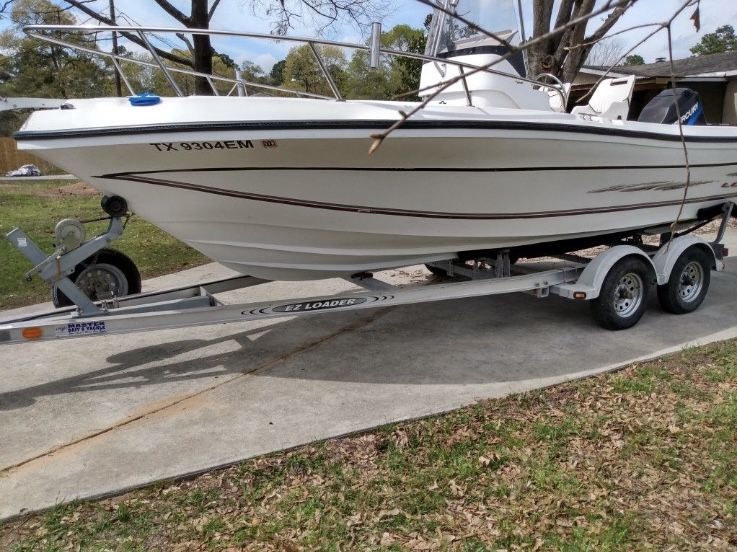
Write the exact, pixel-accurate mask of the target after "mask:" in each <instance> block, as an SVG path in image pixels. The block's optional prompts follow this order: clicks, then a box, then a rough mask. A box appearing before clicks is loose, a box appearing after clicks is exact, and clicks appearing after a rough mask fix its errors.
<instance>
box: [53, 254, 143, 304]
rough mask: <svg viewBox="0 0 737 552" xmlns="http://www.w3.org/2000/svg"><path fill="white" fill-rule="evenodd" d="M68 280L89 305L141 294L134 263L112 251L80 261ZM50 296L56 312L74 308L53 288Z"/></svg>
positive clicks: (139, 279) (66, 298) (60, 292)
mask: <svg viewBox="0 0 737 552" xmlns="http://www.w3.org/2000/svg"><path fill="white" fill-rule="evenodd" d="M69 279H70V280H71V281H72V282H74V283H75V284H76V285H77V287H78V288H79V289H80V290H82V293H84V294H85V295H86V296H87V297H89V298H90V299H91V300H92V301H101V300H106V299H112V298H113V297H124V296H126V295H134V294H136V293H141V274H140V273H139V272H138V268H137V267H136V265H135V263H134V262H133V261H132V260H131V259H130V258H129V257H128V256H127V255H124V254H123V253H121V252H120V251H115V250H114V249H101V250H100V251H98V252H97V253H95V254H94V255H92V256H91V257H90V258H88V259H86V260H84V261H82V262H81V263H79V264H78V265H77V266H76V267H75V269H74V272H73V273H72V274H70V275H69ZM51 294H52V300H53V301H54V306H55V307H57V308H59V307H68V306H70V305H73V304H74V303H73V302H72V301H71V300H70V299H69V298H68V297H67V296H66V295H64V293H63V292H62V291H61V290H59V289H58V288H57V287H56V286H54V287H53V289H52V292H51Z"/></svg>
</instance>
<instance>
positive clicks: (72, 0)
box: [64, 0, 193, 67]
mask: <svg viewBox="0 0 737 552" xmlns="http://www.w3.org/2000/svg"><path fill="white" fill-rule="evenodd" d="M64 2H66V3H67V4H69V5H70V6H72V7H74V8H77V9H78V10H79V11H81V12H83V13H85V14H87V15H89V16H90V17H92V18H93V19H96V20H97V21H99V22H100V23H104V24H105V25H111V26H113V25H115V24H114V23H113V21H112V20H111V19H110V18H109V17H106V16H104V15H103V14H101V13H98V12H96V11H95V10H93V9H91V8H89V7H88V6H86V5H85V4H86V3H87V2H84V1H80V0H64ZM120 34H121V36H124V37H125V38H127V39H128V40H130V41H131V42H133V43H134V44H138V45H139V46H141V47H142V48H146V49H148V46H147V45H146V43H145V42H144V41H143V40H141V38H140V37H138V36H136V35H135V34H132V33H127V32H121V33H120ZM154 50H155V51H156V53H157V54H158V55H159V56H160V57H162V58H164V59H166V60H168V61H172V62H174V63H179V64H181V65H186V66H188V67H193V64H192V60H191V59H187V58H183V57H181V56H177V55H176V54H172V53H170V52H167V51H166V50H161V49H160V48H156V47H154Z"/></svg>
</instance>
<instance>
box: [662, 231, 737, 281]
mask: <svg viewBox="0 0 737 552" xmlns="http://www.w3.org/2000/svg"><path fill="white" fill-rule="evenodd" d="M694 246H695V247H699V248H700V249H703V250H704V251H705V252H706V254H707V255H709V258H710V259H711V268H712V269H714V270H717V271H720V270H723V269H724V262H723V261H720V260H719V259H717V256H716V254H715V253H714V249H712V247H711V245H709V242H707V241H706V240H704V239H703V238H700V237H699V236H694V235H693V234H686V235H685V236H679V237H677V238H674V239H672V240H671V241H669V242H668V243H666V244H665V245H664V246H663V247H661V248H660V249H658V252H657V253H656V254H655V255H654V256H653V265H654V266H655V274H656V275H657V278H658V285H659V286H662V285H664V284H667V283H668V280H669V279H670V273H671V271H672V270H673V266H674V265H675V264H676V261H677V260H678V258H679V257H680V256H681V255H682V254H683V252H684V251H686V249H688V248H690V247H694Z"/></svg>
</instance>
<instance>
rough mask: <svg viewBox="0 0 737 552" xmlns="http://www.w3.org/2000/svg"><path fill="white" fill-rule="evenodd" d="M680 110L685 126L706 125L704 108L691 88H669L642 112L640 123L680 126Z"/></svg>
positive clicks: (639, 118)
mask: <svg viewBox="0 0 737 552" xmlns="http://www.w3.org/2000/svg"><path fill="white" fill-rule="evenodd" d="M674 96H675V101H676V102H678V110H679V111H680V113H681V123H682V124H684V125H689V126H690V125H705V124H706V120H705V119H704V107H703V106H702V105H701V101H700V100H699V95H698V93H696V92H694V91H693V90H691V89H690V88H675V89H673V88H669V89H667V90H663V91H662V92H661V93H660V94H658V95H657V96H655V97H654V98H653V99H652V100H650V102H648V104H647V105H646V106H645V109H643V110H642V113H640V116H639V117H638V119H637V120H638V121H639V122H641V123H660V124H664V125H675V124H678V111H677V110H676V106H675V102H674V101H673V97H674Z"/></svg>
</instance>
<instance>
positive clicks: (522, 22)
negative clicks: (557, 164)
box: [111, 0, 530, 76]
mask: <svg viewBox="0 0 737 552" xmlns="http://www.w3.org/2000/svg"><path fill="white" fill-rule="evenodd" d="M111 1H112V0H111ZM515 7H516V8H517V9H516V11H517V19H518V20H519V36H520V40H522V43H523V44H524V43H525V42H527V32H525V16H524V12H523V11H522V0H517V2H516V6H515ZM522 58H523V59H524V62H525V73H527V75H526V76H528V75H529V74H530V65H529V64H528V63H527V48H524V49H523V50H522Z"/></svg>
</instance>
